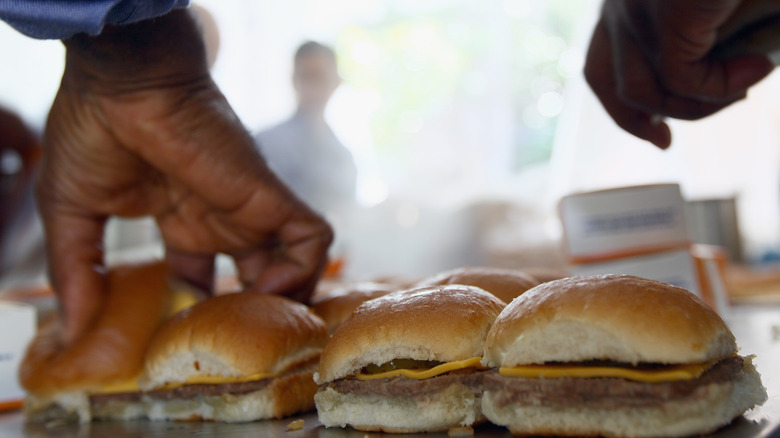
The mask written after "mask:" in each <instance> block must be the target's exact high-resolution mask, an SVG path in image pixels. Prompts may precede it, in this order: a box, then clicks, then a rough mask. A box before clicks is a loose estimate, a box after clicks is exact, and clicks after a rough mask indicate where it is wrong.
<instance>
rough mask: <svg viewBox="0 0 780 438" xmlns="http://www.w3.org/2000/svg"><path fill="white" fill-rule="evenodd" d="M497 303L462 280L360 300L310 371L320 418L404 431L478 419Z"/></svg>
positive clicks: (332, 422) (337, 423) (446, 426)
mask: <svg viewBox="0 0 780 438" xmlns="http://www.w3.org/2000/svg"><path fill="white" fill-rule="evenodd" d="M504 306H505V304H504V303H503V302H502V301H501V300H499V299H497V298H496V297H494V296H493V295H491V294H489V293H487V292H485V291H483V290H482V289H479V288H476V287H471V286H463V285H451V286H437V287H427V288H418V289H411V290H408V291H403V292H395V293H391V294H389V295H385V296H383V297H380V298H376V299H373V300H370V301H366V302H365V303H363V304H362V305H360V307H358V308H357V310H355V312H354V313H353V314H352V316H350V318H349V319H347V320H346V321H344V322H343V323H342V324H341V325H340V326H339V327H338V328H337V329H336V331H335V333H333V336H332V338H331V340H330V342H329V343H328V345H327V346H326V347H325V350H324V351H323V353H322V357H321V359H320V366H319V371H318V374H316V375H315V380H316V381H317V383H318V384H319V389H318V390H317V395H316V396H315V402H316V404H317V412H318V414H319V419H320V422H321V423H322V424H324V425H325V426H327V427H332V426H340V427H346V426H347V425H349V426H352V427H353V428H355V429H358V430H364V431H384V432H398V433H408V432H430V431H441V430H448V429H449V428H451V427H458V426H471V425H473V424H475V423H477V422H481V421H483V420H484V419H483V416H482V414H481V413H480V397H481V391H482V389H481V382H482V371H481V367H480V361H481V360H482V350H483V347H484V340H485V336H486V335H487V332H488V329H489V328H490V325H491V324H492V323H493V320H494V319H495V317H496V315H498V313H499V312H500V311H501V309H503V308H504Z"/></svg>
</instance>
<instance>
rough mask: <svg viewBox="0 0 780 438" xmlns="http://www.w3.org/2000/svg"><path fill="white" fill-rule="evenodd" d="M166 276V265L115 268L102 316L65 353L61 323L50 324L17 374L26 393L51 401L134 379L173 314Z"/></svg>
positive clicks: (108, 284)
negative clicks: (155, 337) (59, 395)
mask: <svg viewBox="0 0 780 438" xmlns="http://www.w3.org/2000/svg"><path fill="white" fill-rule="evenodd" d="M167 273H168V268H167V266H166V265H165V264H164V263H162V262H159V263H152V264H145V265H135V266H121V267H116V268H112V269H111V270H110V271H109V272H108V278H107V293H106V295H105V299H104V300H103V302H102V303H101V307H100V309H101V310H100V314H99V316H98V319H97V320H96V321H95V322H94V324H93V325H92V327H91V328H90V330H89V332H87V333H85V334H84V335H83V336H82V337H81V338H80V339H78V340H77V341H76V342H75V343H74V344H72V345H71V346H70V347H69V348H67V349H65V347H64V345H63V343H62V340H61V333H62V331H61V324H60V321H58V320H52V321H50V322H49V323H48V324H46V325H45V326H44V327H43V328H42V329H41V330H40V332H39V333H38V334H37V335H36V337H35V339H33V341H32V343H30V346H29V347H28V348H27V353H26V355H25V358H24V360H23V361H22V364H21V366H20V368H19V380H20V382H21V384H22V387H24V388H25V389H26V390H27V391H28V392H30V393H32V394H35V395H37V396H52V395H54V394H56V393H60V392H71V391H90V390H96V389H100V388H102V387H104V386H106V385H112V384H119V383H125V382H126V381H128V380H131V379H135V378H136V377H137V376H138V374H139V373H140V372H141V370H142V369H143V359H144V354H145V353H146V348H147V346H148V345H149V342H150V340H151V338H152V336H153V334H154V332H155V330H156V329H157V327H159V325H160V324H161V323H162V321H163V319H164V318H165V317H166V316H167V315H168V314H169V312H170V310H171V309H170V306H171V304H172V303H171V290H170V288H169V287H168V282H167Z"/></svg>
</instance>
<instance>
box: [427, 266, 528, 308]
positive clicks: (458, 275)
mask: <svg viewBox="0 0 780 438" xmlns="http://www.w3.org/2000/svg"><path fill="white" fill-rule="evenodd" d="M539 283H540V282H539V280H537V279H536V278H534V277H532V276H531V275H529V274H526V273H525V272H522V271H517V270H514V269H504V268H492V267H465V268H457V269H452V270H450V271H445V272H442V273H439V274H437V275H434V276H433V277H430V278H427V279H425V280H422V281H420V283H419V286H443V285H446V284H465V285H468V286H476V287H478V288H480V289H484V290H486V291H488V292H490V293H491V294H493V295H495V296H497V297H498V298H499V299H500V300H502V301H504V302H506V303H508V302H510V301H512V300H513V299H514V298H515V297H518V296H520V294H522V293H523V292H525V291H527V290H528V289H530V288H532V287H534V286H536V285H538V284H539Z"/></svg>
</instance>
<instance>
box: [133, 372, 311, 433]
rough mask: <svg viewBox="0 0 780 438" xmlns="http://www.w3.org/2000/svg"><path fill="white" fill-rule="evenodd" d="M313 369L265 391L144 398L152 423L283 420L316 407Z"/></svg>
mask: <svg viewBox="0 0 780 438" xmlns="http://www.w3.org/2000/svg"><path fill="white" fill-rule="evenodd" d="M316 391H317V385H316V384H315V383H314V377H313V367H307V368H306V369H304V370H300V371H296V372H291V373H288V374H285V375H282V376H279V377H275V378H273V379H272V380H271V382H269V384H268V385H266V386H265V387H264V388H262V389H259V390H257V391H253V392H248V393H244V394H229V393H227V394H220V395H210V396H197V397H193V398H186V399H182V398H179V399H170V400H163V399H155V398H153V397H151V396H149V395H146V396H144V410H145V412H146V416H147V417H148V418H149V419H150V420H176V421H201V420H206V421H222V422H226V423H240V422H248V421H256V420H268V419H272V418H283V417H286V416H288V415H292V414H294V413H296V412H303V411H309V410H312V409H313V408H314V393H315V392H316Z"/></svg>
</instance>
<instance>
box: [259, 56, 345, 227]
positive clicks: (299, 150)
mask: <svg viewBox="0 0 780 438" xmlns="http://www.w3.org/2000/svg"><path fill="white" fill-rule="evenodd" d="M292 82H293V87H294V88H295V94H296V97H297V102H298V106H297V109H296V111H295V113H294V114H293V115H292V117H290V118H289V119H288V120H286V121H285V122H283V123H281V124H279V125H276V126H273V127H271V128H269V129H266V130H264V131H261V132H260V133H258V134H257V136H256V137H255V139H256V141H257V144H258V147H259V148H260V150H261V151H262V154H263V156H264V157H265V159H266V161H267V162H268V165H269V166H270V167H271V169H272V170H273V171H274V173H276V175H277V176H279V178H280V179H281V180H282V181H284V183H285V184H287V185H288V186H289V187H290V188H291V189H292V190H293V191H294V192H295V194H296V195H298V196H299V197H300V198H301V199H303V200H304V201H305V202H306V203H308V204H309V205H310V206H312V207H313V208H314V209H315V210H317V211H319V212H320V213H324V214H326V215H327V214H332V213H334V212H338V211H341V210H343V209H345V208H349V207H351V206H352V205H353V204H354V203H355V191H356V178H357V170H356V168H355V162H354V160H353V158H352V154H351V153H350V151H349V150H348V149H347V148H346V147H345V146H344V145H343V144H342V143H341V142H340V141H339V139H338V138H336V135H335V134H334V133H333V131H332V130H331V129H330V126H328V123H327V122H326V121H325V108H326V107H327V106H328V101H329V100H330V97H331V96H332V95H333V92H334V91H336V88H338V86H339V84H340V83H341V79H340V78H339V73H338V65H337V63H336V53H335V52H334V51H333V49H331V48H330V47H327V46H324V45H322V44H320V43H317V42H314V41H309V42H306V43H304V44H303V45H301V46H300V47H299V48H298V50H297V51H296V52H295V58H294V64H293V78H292Z"/></svg>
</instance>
